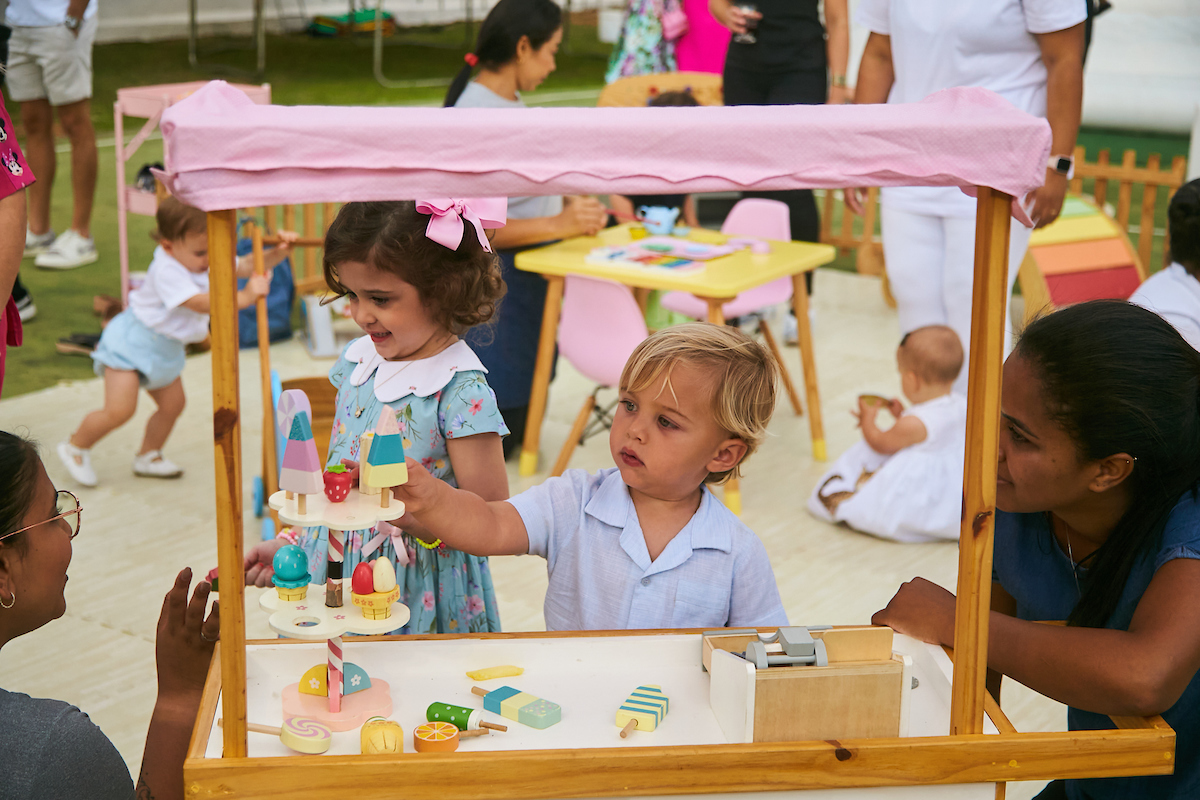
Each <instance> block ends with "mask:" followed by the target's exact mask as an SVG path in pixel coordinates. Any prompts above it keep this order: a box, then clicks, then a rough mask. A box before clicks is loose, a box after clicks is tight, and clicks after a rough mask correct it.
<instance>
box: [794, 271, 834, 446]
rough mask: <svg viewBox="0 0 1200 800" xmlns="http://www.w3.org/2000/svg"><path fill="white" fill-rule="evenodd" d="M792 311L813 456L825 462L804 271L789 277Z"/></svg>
mask: <svg viewBox="0 0 1200 800" xmlns="http://www.w3.org/2000/svg"><path fill="white" fill-rule="evenodd" d="M792 312H793V313H794V314H795V315H796V338H797V340H798V342H799V345H800V366H801V368H802V370H803V372H804V393H805V395H806V398H805V399H807V400H808V430H809V434H810V435H811V436H812V453H813V458H814V459H816V460H817V461H824V460H826V459H827V458H828V455H827V453H826V452H825V424H824V423H823V422H822V421H821V397H820V393H819V392H818V391H817V362H816V359H814V358H813V341H812V327H811V326H810V325H809V323H808V285H807V284H806V283H805V282H804V273H802V272H800V273H797V274H795V275H793V276H792Z"/></svg>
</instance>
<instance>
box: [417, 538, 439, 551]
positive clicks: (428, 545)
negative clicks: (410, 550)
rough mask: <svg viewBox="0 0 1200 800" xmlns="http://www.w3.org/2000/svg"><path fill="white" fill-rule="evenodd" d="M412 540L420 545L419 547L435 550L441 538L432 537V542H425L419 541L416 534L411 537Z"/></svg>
mask: <svg viewBox="0 0 1200 800" xmlns="http://www.w3.org/2000/svg"><path fill="white" fill-rule="evenodd" d="M412 540H413V541H414V542H416V543H417V544H419V545H421V547H424V548H425V549H426V550H436V549H438V547H440V546H441V544H442V540H441V539H434V540H433V542H432V543H427V542H423V541H421V540H420V539H418V538H417V537H416V536H414V537H412Z"/></svg>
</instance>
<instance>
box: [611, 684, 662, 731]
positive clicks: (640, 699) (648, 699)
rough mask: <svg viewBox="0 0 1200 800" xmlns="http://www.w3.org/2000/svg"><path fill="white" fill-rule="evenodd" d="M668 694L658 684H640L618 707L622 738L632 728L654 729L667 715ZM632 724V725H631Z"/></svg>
mask: <svg viewBox="0 0 1200 800" xmlns="http://www.w3.org/2000/svg"><path fill="white" fill-rule="evenodd" d="M668 705H669V703H668V701H667V696H666V695H665V694H663V691H662V687H661V686H658V685H646V686H639V687H637V688H636V689H634V690H633V693H632V694H630V695H629V697H628V698H626V700H625V702H624V703H622V704H621V707H620V708H618V709H617V727H618V728H621V738H625V737H626V736H627V735H628V734H629V731H630V730H634V729H636V730H639V731H652V730H654V729H655V728H657V727H658V725H659V723H660V722H662V721H663V717H665V716H667V706H668ZM631 725H632V727H630V726H631Z"/></svg>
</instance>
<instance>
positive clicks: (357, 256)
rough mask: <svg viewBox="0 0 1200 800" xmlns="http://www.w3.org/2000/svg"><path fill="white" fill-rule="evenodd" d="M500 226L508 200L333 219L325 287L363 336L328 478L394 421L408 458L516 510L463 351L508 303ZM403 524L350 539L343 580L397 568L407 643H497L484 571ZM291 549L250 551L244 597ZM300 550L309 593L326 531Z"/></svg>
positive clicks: (495, 413)
mask: <svg viewBox="0 0 1200 800" xmlns="http://www.w3.org/2000/svg"><path fill="white" fill-rule="evenodd" d="M493 206H498V208H493ZM503 224H504V201H503V200H499V201H496V200H492V201H487V200H484V201H478V200H461V199H459V200H455V199H449V198H446V199H437V200H424V201H417V202H415V203H414V202H412V201H405V202H376V203H348V204H346V205H345V206H344V207H343V208H342V210H341V211H340V212H339V213H338V215H337V218H336V219H335V220H334V221H333V225H331V226H330V228H329V232H328V233H326V234H325V281H326V282H327V283H328V284H329V288H330V289H332V290H333V291H334V292H335V293H336V294H337V295H339V296H341V297H345V298H347V299H348V300H349V301H350V312H351V315H352V316H353V317H354V321H355V322H356V323H358V325H359V327H361V328H362V329H363V332H364V333H365V334H366V335H365V336H362V337H361V338H359V339H356V340H355V341H353V342H351V343H350V344H349V345H348V346H347V347H346V349H345V350H344V351H343V352H342V356H341V358H339V359H338V362H337V364H335V365H334V367H333V369H332V370H331V371H330V373H329V379H330V381H331V382H332V383H333V385H334V386H336V387H338V395H337V409H336V411H337V415H336V418H335V420H334V424H333V436H332V438H331V440H330V444H329V460H328V463H329V464H330V465H335V464H339V463H342V462H343V461H348V462H355V463H356V462H357V461H358V460H359V440H360V437H361V436H362V434H364V433H367V432H369V431H374V430H375V426H376V425H377V424H378V422H379V419H380V416H381V415H383V414H391V415H394V416H395V418H396V421H397V422H398V423H399V427H400V431H401V433H402V435H403V439H404V450H405V454H406V455H407V456H408V457H409V458H412V459H415V460H416V461H418V462H420V463H421V464H422V465H424V466H425V468H426V469H427V470H429V471H430V472H432V473H433V474H434V475H435V476H436V477H438V478H441V479H442V480H444V481H446V482H448V483H449V484H451V485H452V486H457V487H460V488H462V489H466V490H467V491H470V492H473V493H475V494H477V495H479V496H480V497H483V498H484V499H486V500H505V499H507V498H508V477H507V475H506V473H505V471H504V456H503V453H502V452H501V444H500V442H501V437H502V436H505V435H507V434H508V428H507V427H505V425H504V420H503V419H502V418H501V416H500V412H499V410H498V409H497V407H496V395H495V394H494V393H493V392H492V390H491V388H490V387H489V386H488V383H487V379H486V378H485V377H484V376H485V374H486V373H487V370H486V369H485V368H484V366H483V364H481V363H480V361H479V358H478V357H477V356H476V355H475V353H474V352H473V351H472V350H471V348H470V347H469V346H468V345H467V343H466V342H464V341H463V340H462V339H461V338H460V337H461V336H462V335H463V334H464V333H465V332H466V331H467V330H468V329H470V328H472V327H474V326H477V325H482V324H483V323H486V322H488V320H490V319H491V318H492V315H493V314H494V313H495V311H496V304H497V302H498V301H499V300H500V297H501V296H502V295H503V294H504V282H503V281H502V280H501V278H500V266H499V263H498V261H497V258H496V255H495V254H494V253H493V252H492V249H491V245H490V243H489V241H488V238H487V235H486V234H485V232H484V226H485V225H486V226H488V227H495V226H499V225H503ZM396 524H397V526H398V527H399V528H400V530H394V529H392V528H391V527H390V526H388V527H387V528H386V532H385V531H383V530H363V531H354V532H351V533H348V534H347V535H346V539H345V542H344V545H345V561H344V562H343V563H344V575H345V576H346V577H349V576H350V574H351V573H352V572H353V570H354V567H355V566H356V565H358V564H359V563H361V562H364V561H368V560H374V559H376V558H380V557H382V558H386V559H388V560H389V561H391V562H392V563H394V564H395V566H396V582H397V584H398V585H399V587H400V592H401V594H400V602H402V603H404V604H405V605H406V606H408V608H409V609H410V611H411V612H412V616H411V618H410V619H409V622H408V625H407V626H405V627H404V628H403V629H402V630H401V632H403V633H466V632H474V631H496V630H499V629H500V616H499V612H498V610H497V606H496V596H495V593H494V591H493V589H492V577H491V573H490V572H489V571H488V562H487V559H486V558H479V557H476V556H470V555H467V554H466V553H462V552H459V551H457V550H451V549H449V548H446V547H444V546H439V545H440V542H439V541H438V540H437V538H436V537H434V536H430V535H427V534H426V532H425V529H424V528H423V527H422V526H421V525H420V523H419V522H417V521H416V520H415V519H413V518H412V517H411V516H409V515H406V516H405V517H403V518H402V519H401V520H400V521H399V522H397V523H396ZM381 527H383V524H381ZM401 531H403V533H401ZM388 533H391V534H392V535H390V536H389V535H388ZM286 543H287V542H286V541H285V540H284V539H275V540H273V541H270V542H263V543H261V544H259V545H257V546H255V548H254V549H253V550H252V551H251V552H250V554H249V555H248V556H247V557H246V568H247V573H246V580H247V582H248V583H254V584H257V585H259V586H263V585H266V584H267V582H268V581H269V579H270V577H271V574H272V573H271V569H270V567H269V566H268V565H270V564H271V562H272V559H273V557H274V555H275V552H276V551H277V550H278V549H279V548H280V547H281V546H282V545H283V544H286ZM294 543H296V544H299V545H300V546H301V547H303V548H304V550H305V552H307V553H308V557H309V574H310V575H311V576H312V581H313V582H314V583H322V582H324V581H325V578H326V555H327V551H328V531H327V530H326V529H325V528H308V529H306V530H305V531H304V532H303V534H302V535H301V536H300V537H299V539H298V541H296V542H294ZM330 577H334V578H337V577H339V576H337V575H333V576H330Z"/></svg>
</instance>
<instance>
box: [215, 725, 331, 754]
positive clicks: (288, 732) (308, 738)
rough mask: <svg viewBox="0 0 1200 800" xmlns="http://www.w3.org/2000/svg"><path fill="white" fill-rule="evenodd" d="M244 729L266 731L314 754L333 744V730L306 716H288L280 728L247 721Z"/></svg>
mask: <svg viewBox="0 0 1200 800" xmlns="http://www.w3.org/2000/svg"><path fill="white" fill-rule="evenodd" d="M224 724H225V720H224V719H218V720H217V725H221V726H224ZM246 730H248V731H251V732H252V733H266V734H270V735H272V736H278V737H279V741H281V742H283V743H284V744H285V745H286V746H287V747H289V748H291V749H292V750H295V751H296V752H297V753H306V754H308V755H316V754H318V753H324V752H325V751H326V750H328V749H329V747H330V745H332V744H333V731H331V730H329V728H327V727H325V726H324V725H322V724H321V723H320V722H317V721H316V720H315V719H309V718H308V717H288V718H287V719H285V720H284V721H283V727H282V728H276V727H275V726H274V725H259V724H258V723H255V722H247V723H246Z"/></svg>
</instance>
